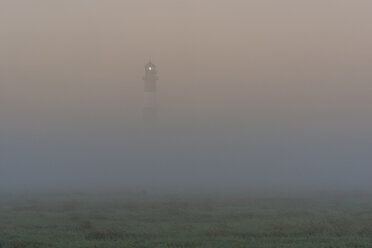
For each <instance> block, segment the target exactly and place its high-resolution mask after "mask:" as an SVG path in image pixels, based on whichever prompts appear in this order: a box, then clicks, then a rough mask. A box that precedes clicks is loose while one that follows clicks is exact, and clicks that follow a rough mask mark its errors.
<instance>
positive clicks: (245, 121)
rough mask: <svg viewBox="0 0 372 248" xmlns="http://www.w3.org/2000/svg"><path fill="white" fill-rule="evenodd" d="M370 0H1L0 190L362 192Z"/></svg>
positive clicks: (371, 124) (371, 143) (370, 76)
mask: <svg viewBox="0 0 372 248" xmlns="http://www.w3.org/2000/svg"><path fill="white" fill-rule="evenodd" d="M371 10H372V2H371V1H365V0H354V1H350V0H311V1H310V0H300V1H299V0H281V1H277V0H229V1H227V0H224V1H222V0H213V1H212V0H202V1H201V0H188V1H186V0H185V1H181V0H158V1H155V0H153V1H150V0H146V1H145V0H123V1H119V0H105V1H99V0H64V1H48V0H1V1H0V118H1V123H0V132H1V133H0V162H1V165H0V186H1V187H5V188H7V187H18V188H22V187H24V188H25V187H30V186H47V187H50V186H52V185H56V186H64V185H72V186H74V185H75V186H92V185H98V186H132V185H144V186H149V185H176V184H178V185H191V184H197V185H201V186H203V185H207V186H214V185H219V186H224V185H226V186H231V185H235V186H236V185H239V186H242V185H246V186H257V187H261V186H262V187H269V188H270V187H272V188H274V187H278V186H282V187H293V188H298V187H313V188H337V187H343V188H355V187H359V188H363V187H370V186H372V183H370V182H369V181H370V175H371V174H372V166H371V165H372V155H371V150H372V97H371V96H372V84H371V82H372V72H371V68H372V49H371V44H372V32H371V30H372V15H371ZM149 58H151V59H152V61H153V62H154V63H155V64H156V65H157V66H158V70H159V77H160V80H159V81H158V89H159V90H158V94H157V99H158V110H159V111H158V115H159V116H158V117H159V120H158V123H157V125H156V127H153V128H152V130H148V128H146V127H145V126H144V125H143V120H142V108H143V100H144V94H143V81H142V76H143V72H144V71H143V69H144V68H143V66H144V64H145V63H146V62H147V61H148V60H149Z"/></svg>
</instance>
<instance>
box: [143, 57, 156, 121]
mask: <svg viewBox="0 0 372 248" xmlns="http://www.w3.org/2000/svg"><path fill="white" fill-rule="evenodd" d="M143 80H144V82H145V85H144V91H145V101H144V108H143V119H144V120H145V122H153V121H155V120H156V115H157V107H156V81H157V80H158V75H157V70H156V66H155V65H154V64H153V63H152V62H151V60H150V61H149V62H148V63H147V64H146V65H145V75H144V76H143Z"/></svg>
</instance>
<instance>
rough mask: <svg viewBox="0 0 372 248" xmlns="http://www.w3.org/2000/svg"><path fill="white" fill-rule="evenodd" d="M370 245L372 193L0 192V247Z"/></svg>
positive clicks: (346, 246) (347, 247) (156, 247)
mask: <svg viewBox="0 0 372 248" xmlns="http://www.w3.org/2000/svg"><path fill="white" fill-rule="evenodd" d="M38 247H60V248H62V247H66V248H67V247H78V248H89V247H91V248H100V247H102V248H104V247H105V248H106V247H115V248H117V247H142V248H147V247H148V248H150V247H151V248H170V247H174V248H177V247H179V248H186V247H190V248H191V247H211V248H212V247H213V248H218V247H309V248H310V247H314V248H315V247H316V248H322V247H324V248H332V247H345V248H353V247H355V248H356V247H358V248H359V247H360V248H361V247H369V248H370V247H372V195H370V194H367V193H358V194H356V193H354V194H352V193H347V194H346V193H328V194H306V195H284V194H283V195H276V196H275V195H272V196H262V195H261V196H258V195H249V194H240V195H238V194H237V195H235V196H231V195H230V196H229V197H224V196H222V195H217V194H215V195H213V196H206V195H205V196H201V195H199V196H196V195H194V196H191V195H181V194H180V195H176V194H172V195H162V196H154V195H150V194H147V193H145V192H106V193H102V192H101V193H95V194H92V193H76V192H75V193H53V194H41V193H40V194H26V193H23V194H19V193H18V194H15V193H13V194H10V193H3V194H1V200H0V248H38Z"/></svg>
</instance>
